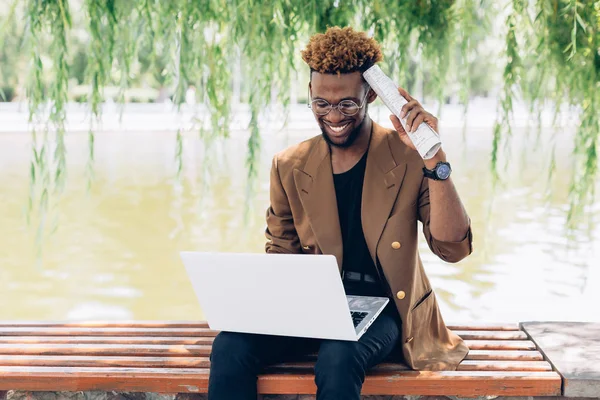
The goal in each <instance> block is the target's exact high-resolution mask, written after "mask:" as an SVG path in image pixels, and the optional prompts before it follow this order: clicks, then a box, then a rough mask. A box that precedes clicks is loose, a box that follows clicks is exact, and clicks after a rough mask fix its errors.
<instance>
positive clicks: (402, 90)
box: [398, 87, 413, 101]
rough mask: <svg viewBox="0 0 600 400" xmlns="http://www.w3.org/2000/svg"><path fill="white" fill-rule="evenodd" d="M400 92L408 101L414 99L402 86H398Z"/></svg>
mask: <svg viewBox="0 0 600 400" xmlns="http://www.w3.org/2000/svg"><path fill="white" fill-rule="evenodd" d="M398 93H400V96H402V97H404V98H405V99H406V101H411V100H412V99H413V98H412V97H411V95H410V94H408V92H407V91H406V90H404V89H403V88H401V87H399V88H398Z"/></svg>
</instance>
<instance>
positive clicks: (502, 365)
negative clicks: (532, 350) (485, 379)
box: [457, 360, 552, 371]
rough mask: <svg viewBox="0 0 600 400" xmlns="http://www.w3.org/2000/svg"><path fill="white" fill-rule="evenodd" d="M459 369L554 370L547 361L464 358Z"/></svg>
mask: <svg viewBox="0 0 600 400" xmlns="http://www.w3.org/2000/svg"><path fill="white" fill-rule="evenodd" d="M457 371H552V365H550V363H549V362H547V361H512V360H511V361H499V360H490V361H481V360H463V361H462V362H461V363H460V365H459V366H458V369H457Z"/></svg>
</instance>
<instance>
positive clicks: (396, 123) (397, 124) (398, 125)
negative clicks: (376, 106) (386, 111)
mask: <svg viewBox="0 0 600 400" xmlns="http://www.w3.org/2000/svg"><path fill="white" fill-rule="evenodd" d="M390 121H392V125H394V129H396V132H398V133H399V134H400V135H402V134H404V135H406V131H405V130H404V128H403V127H402V123H400V120H399V119H398V117H396V116H395V115H394V114H392V115H390Z"/></svg>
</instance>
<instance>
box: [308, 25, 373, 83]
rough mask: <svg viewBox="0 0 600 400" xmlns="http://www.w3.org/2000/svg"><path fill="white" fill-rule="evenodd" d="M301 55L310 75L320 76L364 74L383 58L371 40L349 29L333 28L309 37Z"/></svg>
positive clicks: (363, 34) (364, 34) (361, 33)
mask: <svg viewBox="0 0 600 400" xmlns="http://www.w3.org/2000/svg"><path fill="white" fill-rule="evenodd" d="M301 54H302V59H303V60H304V62H306V63H307V64H308V66H309V67H310V70H311V72H312V71H316V72H320V73H322V74H345V73H350V72H356V71H360V72H365V71H366V70H367V69H369V68H371V67H372V66H373V65H375V63H377V62H379V61H381V60H382V59H383V54H382V52H381V48H380V47H379V43H377V41H375V39H373V38H370V37H368V36H367V35H366V33H364V32H357V31H355V30H354V29H352V28H351V27H346V28H340V27H337V26H334V27H332V28H329V29H327V31H326V32H325V33H318V34H316V35H313V36H312V37H311V38H310V40H309V42H308V45H306V48H305V49H304V50H303V51H302V52H301Z"/></svg>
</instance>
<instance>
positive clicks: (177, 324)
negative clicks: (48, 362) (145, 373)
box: [0, 321, 208, 329]
mask: <svg viewBox="0 0 600 400" xmlns="http://www.w3.org/2000/svg"><path fill="white" fill-rule="evenodd" d="M23 327H24V328H195V329H198V328H208V322H206V321H0V328H23Z"/></svg>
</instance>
